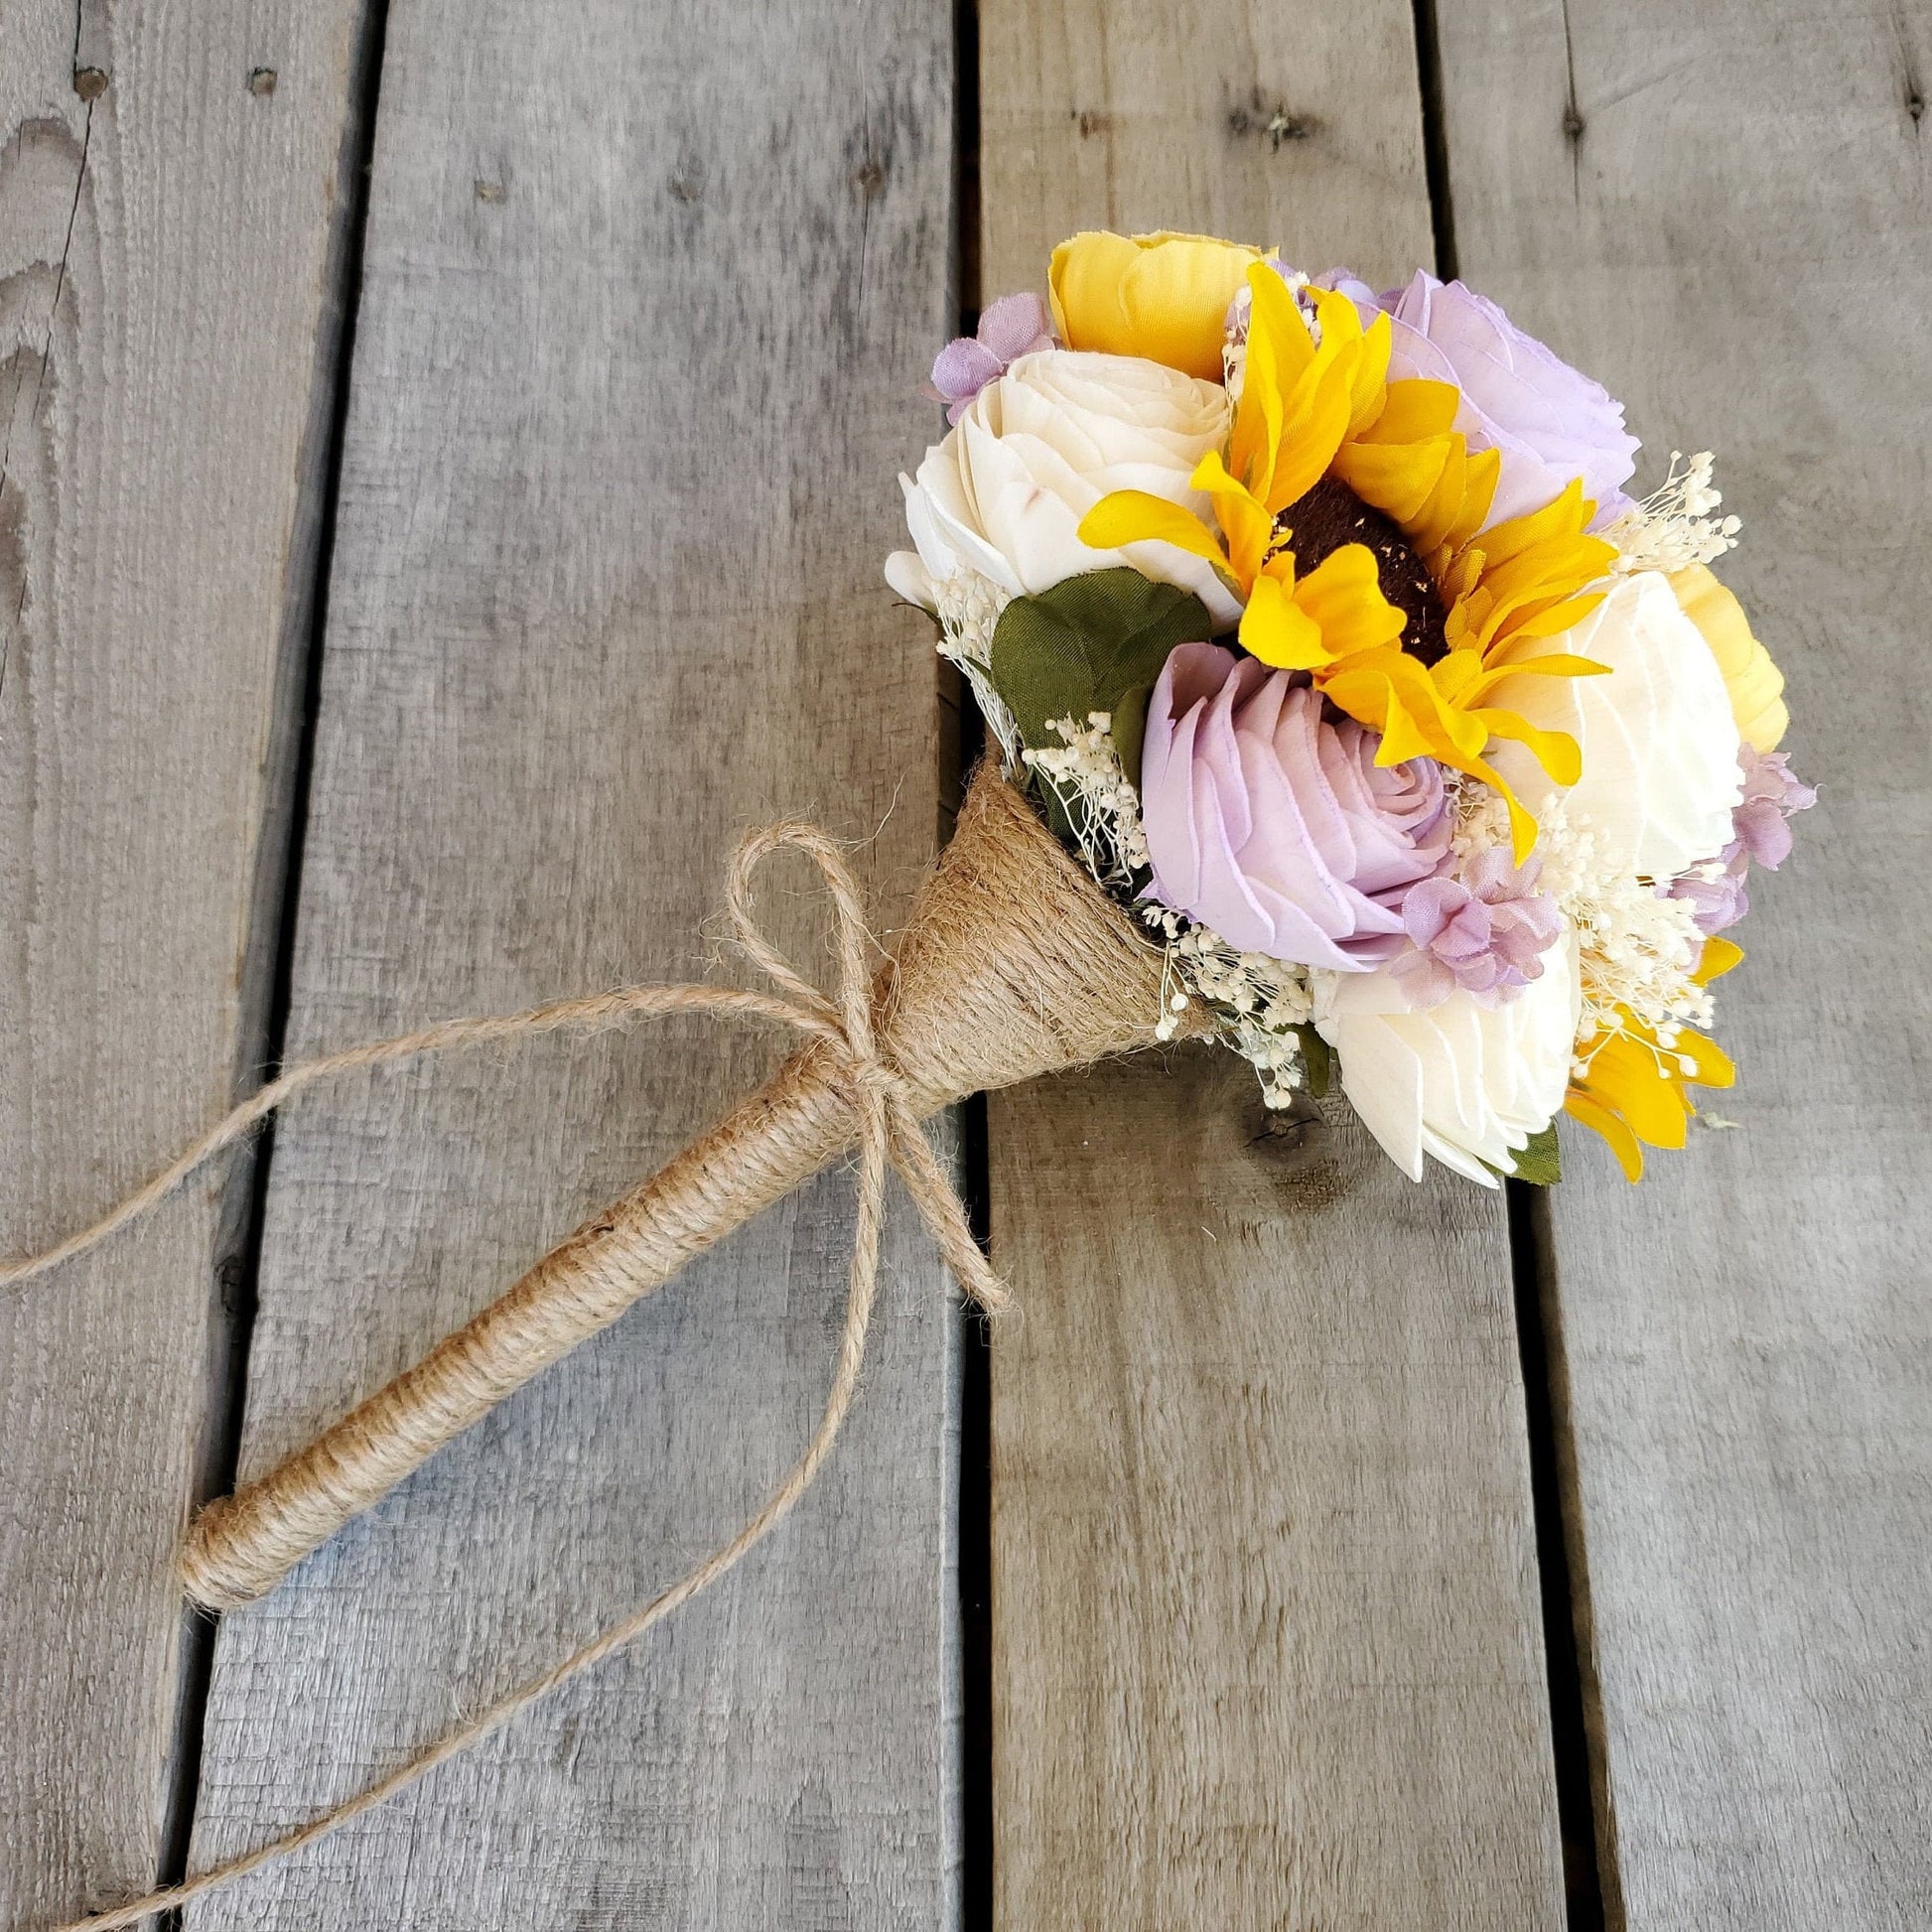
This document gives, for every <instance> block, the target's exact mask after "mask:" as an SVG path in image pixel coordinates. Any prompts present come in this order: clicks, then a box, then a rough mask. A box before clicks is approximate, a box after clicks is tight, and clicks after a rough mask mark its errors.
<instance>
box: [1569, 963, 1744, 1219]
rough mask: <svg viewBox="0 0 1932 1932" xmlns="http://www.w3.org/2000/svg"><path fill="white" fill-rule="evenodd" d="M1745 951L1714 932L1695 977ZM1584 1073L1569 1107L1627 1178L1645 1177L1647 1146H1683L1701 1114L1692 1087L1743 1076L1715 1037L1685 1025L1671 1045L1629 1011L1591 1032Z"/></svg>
mask: <svg viewBox="0 0 1932 1932" xmlns="http://www.w3.org/2000/svg"><path fill="white" fill-rule="evenodd" d="M1743 956H1744V954H1743V951H1742V949H1741V948H1740V947H1738V946H1736V945H1733V944H1732V943H1731V941H1730V940H1728V939H1724V938H1710V939H1707V940H1706V941H1705V942H1704V951H1703V953H1702V954H1701V955H1700V957H1699V959H1698V969H1697V971H1696V972H1695V973H1694V974H1693V975H1692V978H1693V979H1694V980H1695V981H1696V982H1697V984H1698V985H1699V986H1708V985H1709V984H1710V983H1711V981H1713V980H1714V979H1716V978H1717V977H1718V975H1719V974H1720V973H1727V972H1729V971H1730V969H1731V968H1732V967H1733V966H1735V965H1736V964H1737V962H1738V961H1739V960H1740V959H1742V958H1743ZM1577 1058H1578V1062H1579V1064H1580V1065H1581V1066H1582V1068H1583V1071H1582V1072H1580V1073H1577V1074H1575V1075H1573V1076H1572V1079H1571V1084H1570V1092H1569V1094H1568V1095H1567V1096H1566V1098H1565V1100H1564V1109H1563V1110H1564V1112H1565V1113H1567V1114H1568V1115H1569V1116H1570V1117H1571V1119H1572V1120H1576V1121H1581V1122H1582V1123H1583V1125H1584V1126H1586V1127H1587V1128H1590V1129H1591V1130H1592V1131H1593V1132H1595V1133H1598V1134H1600V1135H1602V1137H1603V1138H1604V1140H1606V1141H1607V1142H1608V1143H1609V1144H1610V1152H1611V1153H1612V1154H1614V1155H1615V1156H1616V1158H1617V1165H1618V1166H1619V1167H1621V1168H1622V1170H1623V1177H1624V1178H1625V1179H1626V1180H1631V1181H1636V1180H1641V1179H1642V1178H1643V1150H1644V1147H1646V1146H1648V1147H1671V1148H1677V1147H1682V1146H1683V1145H1684V1137H1685V1133H1686V1130H1687V1129H1688V1127H1689V1125H1690V1121H1691V1116H1692V1115H1693V1114H1695V1113H1696V1112H1697V1108H1696V1106H1695V1105H1694V1104H1693V1102H1692V1100H1691V1096H1690V1091H1689V1089H1690V1088H1692V1087H1694V1086H1699V1087H1727V1086H1729V1085H1730V1084H1731V1082H1732V1081H1733V1080H1734V1079H1736V1077H1737V1070H1736V1068H1735V1067H1733V1066H1732V1065H1731V1063H1730V1056H1729V1055H1728V1054H1727V1053H1725V1050H1724V1048H1723V1047H1722V1046H1720V1045H1719V1044H1718V1042H1717V1041H1716V1040H1715V1039H1710V1038H1707V1037H1706V1036H1705V1035H1703V1034H1700V1033H1697V1032H1695V1031H1694V1030H1693V1029H1691V1028H1689V1027H1686V1028H1684V1029H1682V1030H1681V1031H1680V1032H1679V1033H1678V1035H1677V1036H1676V1038H1675V1039H1674V1040H1673V1041H1672V1043H1671V1044H1670V1045H1669V1046H1663V1045H1660V1044H1659V1043H1658V1040H1657V1035H1655V1034H1654V1033H1652V1032H1651V1031H1650V1029H1649V1028H1648V1027H1644V1026H1641V1025H1639V1024H1638V1023H1637V1021H1636V1020H1634V1019H1633V1018H1632V1017H1631V1016H1630V1014H1629V1013H1628V1012H1627V1011H1623V1012H1622V1014H1621V1024H1620V1025H1618V1026H1616V1027H1614V1028H1606V1029H1604V1030H1603V1031H1602V1032H1600V1033H1596V1034H1593V1035H1590V1037H1589V1038H1588V1039H1587V1040H1585V1041H1584V1042H1583V1044H1582V1045H1581V1046H1580V1047H1579V1048H1578V1049H1577Z"/></svg>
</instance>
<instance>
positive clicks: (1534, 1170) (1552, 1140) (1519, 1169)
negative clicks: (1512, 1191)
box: [1516, 1121, 1563, 1187]
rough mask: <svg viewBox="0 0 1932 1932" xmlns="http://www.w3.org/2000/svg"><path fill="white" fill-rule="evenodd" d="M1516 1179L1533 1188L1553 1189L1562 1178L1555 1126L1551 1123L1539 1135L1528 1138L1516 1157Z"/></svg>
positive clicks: (1553, 1122) (1561, 1164)
mask: <svg viewBox="0 0 1932 1932" xmlns="http://www.w3.org/2000/svg"><path fill="white" fill-rule="evenodd" d="M1516 1178H1517V1179H1518V1180H1527V1181H1528V1182H1529V1183H1530V1184H1531V1185H1532V1186H1533V1187H1554V1186H1555V1185H1556V1184H1557V1182H1558V1181H1559V1180H1561V1179H1562V1178H1563V1162H1562V1159H1561V1158H1560V1157H1559V1155H1558V1153H1557V1124H1556V1122H1555V1121H1552V1122H1551V1123H1550V1124H1549V1126H1548V1127H1546V1128H1545V1129H1544V1130H1543V1132H1542V1133H1540V1134H1532V1135H1531V1136H1530V1144H1529V1146H1528V1147H1526V1148H1524V1149H1523V1150H1522V1151H1521V1152H1520V1153H1519V1154H1518V1155H1517V1157H1516Z"/></svg>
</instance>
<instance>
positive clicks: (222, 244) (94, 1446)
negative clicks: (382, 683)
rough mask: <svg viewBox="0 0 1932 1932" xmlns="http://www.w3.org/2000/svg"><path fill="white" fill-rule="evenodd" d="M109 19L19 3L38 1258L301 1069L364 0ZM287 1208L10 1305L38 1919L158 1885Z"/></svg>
mask: <svg viewBox="0 0 1932 1932" xmlns="http://www.w3.org/2000/svg"><path fill="white" fill-rule="evenodd" d="M79 11H80V15H81V19H80V22H79V27H78V30H76V20H75V15H76V9H75V7H74V5H73V0H62V3H61V4H54V0H23V3H22V4H17V5H9V6H7V7H5V8H4V9H0V902H4V904H5V906H6V914H5V918H4V925H3V926H0V930H3V931H4V950H0V1250H4V1251H5V1252H7V1253H17V1252H21V1251H25V1250H30V1249H33V1248H37V1247H41V1246H44V1245H45V1244H46V1243H47V1242H49V1241H50V1240H51V1239H53V1238H55V1237H56V1236H58V1235H60V1234H62V1233H65V1232H67V1231H68V1230H69V1229H70V1228H72V1227H74V1226H76V1225H78V1224H80V1223H81V1222H83V1221H85V1220H88V1219H91V1218H92V1217H93V1216H94V1215H95V1214H97V1213H98V1212H99V1211H100V1210H101V1209H102V1208H103V1207H105V1206H106V1205H107V1204H108V1203H109V1202H110V1201H112V1200H113V1199H115V1198H116V1197H117V1196H118V1195H120V1194H121V1193H122V1192H123V1191H125V1190H126V1189H127V1188H128V1187H130V1186H132V1185H133V1184H134V1183H135V1182H137V1181H139V1180H141V1179H143V1178H145V1177H146V1176H147V1174H149V1173H151V1172H153V1171H154V1170H155V1169H156V1168H157V1167H159V1166H160V1165H161V1164H162V1163H163V1162H164V1161H165V1160H166V1159H167V1158H168V1157H169V1156H171V1155H172V1154H173V1153H174V1152H175V1151H176V1150H177V1149H178V1148H179V1146H180V1145H181V1144H182V1142H183V1141H184V1140H186V1139H187V1137H188V1136H189V1134H190V1133H191V1132H193V1131H194V1130H196V1129H198V1128H199V1127H201V1126H202V1125H203V1124H205V1123H206V1122H207V1119H208V1118H209V1117H210V1116H211V1115H213V1114H215V1113H217V1112H219V1111H220V1110H221V1109H222V1108H224V1107H226V1106H227V1105H228V1103H229V1100H230V1098H231V1094H232V1089H233V1087H234V1084H235V1082H236V1079H237V1075H238V1074H239V1075H240V1076H241V1077H242V1078H243V1079H250V1078H252V1074H253V1069H254V1067H255V1066H256V1065H258V1064H259V1060H260V1056H261V1051H262V1043H261V1042H262V1031H261V1028H262V996H263V993H264V991H265V987H266V976H265V974H264V972H263V971H261V970H260V968H261V967H263V966H264V965H265V964H266V949H265V948H262V947H259V946H251V944H250V934H251V932H253V933H255V934H257V935H258V936H266V937H268V938H271V939H272V937H273V933H274V929H275V924H276V919H275V911H274V902H275V899H276V896H277V890H278V878H277V875H278V870H279V864H280V855H281V851H282V844H283V829H282V824H283V814H282V812H281V809H280V806H281V803H282V801H283V800H284V799H285V796H286V789H287V785H286V780H287V775H288V770H289V763H290V760H289V759H287V757H286V755H285V748H286V745H287V743H288V724H289V719H290V716H291V711H292V706H291V700H292V698H293V697H294V695H295V694H296V693H297V692H299V689H300V660H301V652H302V649H303V647H304V645H305V644H306V639H307V629H308V621H307V600H308V597H309V594H310V590H311V585H312V581H313V553H314V543H315V527H316V526H315V517H316V513H317V506H318V502H319V496H320V491H319V488H318V475H317V472H318V466H319V463H320V460H321V457H322V452H323V448H324V445H325V442H326V436H325V431H326V426H327V420H328V396H329V390H330V380H331V372H332V367H333V346H334V343H335V328H334V311H333V307H332V299H333V285H332V280H331V275H332V267H331V256H332V247H333V246H334V240H335V235H336V228H337V221H336V209H337V207H339V206H340V204H339V200H338V196H337V187H338V169H339V161H340V151H341V147H342V143H343V138H344V126H345V115H346V112H347V104H348V100H349V94H350V85H349V74H350V64H351V53H352V48H353V44H354V36H355V33H356V28H357V20H358V15H359V11H360V10H359V8H358V7H357V6H356V5H354V4H352V3H351V0H330V4H327V5H320V6H312V7H305V8H302V9H299V10H294V11H292V12H290V13H289V14H288V16H287V17H286V18H275V19H270V18H267V17H265V16H264V13H263V10H262V9H260V8H257V7H253V6H249V5H245V4H235V0H208V4H206V5H198V6H196V7H194V8H182V7H153V6H140V5H130V6H119V7H116V9H115V10H114V13H113V15H112V18H111V20H110V19H109V18H108V16H107V10H106V9H105V8H104V7H98V8H97V7H95V6H94V5H92V4H89V5H87V6H85V7H83V8H81V9H80V10H79ZM77 68H80V69H88V71H87V72H86V73H84V74H82V75H79V76H76V69H77ZM256 68H272V69H276V70H277V74H278V79H279V84H278V85H277V86H276V88H275V90H274V91H273V92H272V93H266V92H261V91H251V90H250V88H249V86H248V76H249V74H250V71H251V70H252V69H256ZM258 909H259V912H260V913H262V914H265V924H264V921H263V918H262V917H261V916H258ZM246 1192H247V1186H246V1174H245V1172H244V1173H240V1174H239V1175H238V1176H235V1184H234V1185H231V1186H229V1187H227V1188H226V1189H225V1190H224V1187H223V1185H222V1177H221V1176H220V1175H214V1176H211V1177H210V1178H209V1179H208V1180H207V1181H206V1182H205V1183H204V1184H202V1185H200V1186H198V1187H197V1188H195V1189H194V1190H192V1191H191V1192H189V1193H188V1194H187V1195H185V1196H184V1197H183V1198H181V1199H180V1200H178V1201H176V1202H175V1203H173V1204H172V1205H171V1206H169V1207H168V1208H167V1209H165V1210H164V1211H163V1212H162V1213H161V1214H160V1215H158V1216H157V1217H156V1218H155V1219H154V1220H152V1221H151V1222H149V1223H148V1224H147V1225H146V1226H145V1227H143V1228H142V1229H140V1230H138V1231H135V1232H132V1233H129V1234H127V1235H125V1236H122V1237H120V1238H118V1239H117V1240H115V1241H114V1242H112V1243H111V1244H110V1245H109V1246H107V1247H106V1248H104V1249H102V1250H101V1251H100V1252H99V1253H98V1254H97V1255H96V1256H93V1257H91V1258H89V1259H88V1260H86V1261H84V1262H80V1263H77V1264H72V1265H69V1267H68V1268H66V1269H64V1270H62V1271H61V1272H60V1273H59V1274H57V1275H54V1276H51V1277H49V1278H46V1279H44V1280H41V1281H38V1282H34V1283H32V1284H29V1285H27V1286H26V1287H24V1288H20V1289H15V1290H10V1291H0V1487H4V1490H5V1493H6V1496H7V1499H8V1500H7V1527H6V1532H5V1534H4V1536H0V1629H4V1632H5V1635H4V1638H3V1639H0V1734H4V1735H5V1737H6V1739H7V1744H8V1747H7V1749H6V1751H5V1752H4V1754H3V1761H0V1919H4V1920H5V1921H6V1922H7V1923H8V1924H14V1923H39V1922H42V1921H43V1920H45V1919H49V1918H52V1917H55V1916H61V1917H65V1916H67V1915H69V1913H71V1912H73V1911H76V1910H79V1909H80V1908H82V1907H83V1906H84V1905H86V1904H88V1903H90V1902H93V1901H95V1900H97V1899H99V1898H102V1897H111V1896H115V1895H118V1894H120V1893H123V1892H125V1891H126V1890H127V1889H128V1888H130V1887H132V1888H135V1889H141V1888H144V1887H145V1886H147V1885H148V1884H149V1883H150V1882H152V1880H153V1877H154V1874H155V1865H156V1860H157V1856H158V1851H159V1839H160V1833H161V1829H162V1817H163V1811H164V1805H165V1800H166V1793H167V1783H168V1776H169V1770H168V1759H169V1754H170V1752H171V1750H172V1748H173V1740H174V1715H175V1712H174V1707H175V1701H176V1696H177V1679H178V1675H179V1671H180V1666H181V1658H182V1650H183V1646H182V1632H183V1628H184V1626H183V1623H182V1618H181V1612H180V1607H179V1605H180V1597H179V1594H178V1591H177V1588H176V1586H175V1583H174V1580H173V1576H172V1558H173V1554H174V1547H175V1543H176V1539H177V1537H178V1534H179V1532H180V1529H181V1526H182V1524H183V1522H184V1520H185V1518H186V1515H187V1511H188V1509H189V1507H190V1505H191V1503H192V1502H193V1501H194V1499H195V1492H196V1489H197V1487H198V1485H199V1484H200V1483H201V1481H202V1480H203V1475H202V1469H201V1463H202V1460H203V1458H204V1457H205V1456H206V1454H207V1452H208V1449H209V1447H210V1445H209V1441H208V1423H209V1419H210V1413H211V1412H210V1400H209V1398H210V1393H211V1389H212V1386H213V1385H214V1384H215V1383H216V1382H218V1381H219V1379H220V1378H219V1370H220V1366H221V1364H220V1361H219V1359H218V1357H219V1353H220V1349H221V1346H222V1330H223V1323H222V1321H221V1319H220V1317H219V1314H218V1307H217V1293H216V1282H217V1279H218V1278H219V1277H220V1275H221V1273H222V1270H223V1268H224V1266H225V1265H228V1264H229V1260H230V1257H231V1255H232V1252H233V1248H234V1242H235V1235H236V1231H237V1229H236V1219H237V1215H236V1210H237V1209H238V1208H239V1207H240V1206H241V1204H242V1203H243V1202H245V1198H246Z"/></svg>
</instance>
